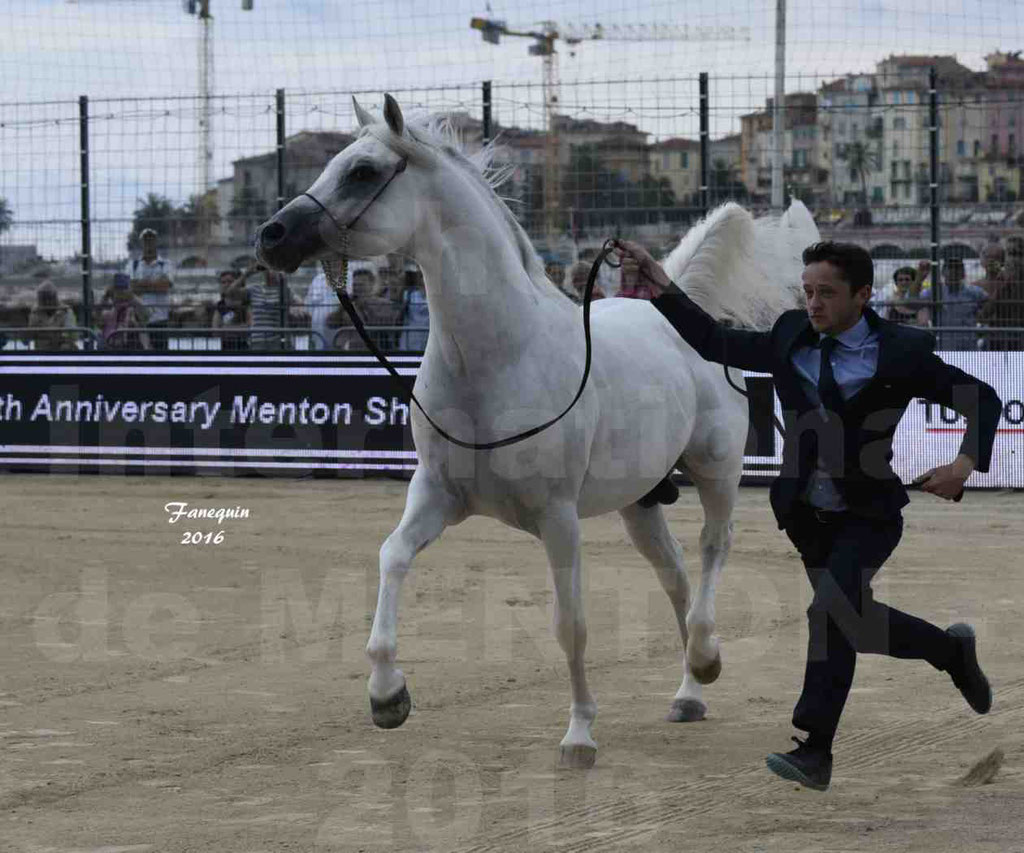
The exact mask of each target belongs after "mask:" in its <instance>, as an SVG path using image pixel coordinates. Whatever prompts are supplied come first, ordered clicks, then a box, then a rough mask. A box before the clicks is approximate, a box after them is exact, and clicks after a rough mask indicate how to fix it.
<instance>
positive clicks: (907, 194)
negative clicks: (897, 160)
mask: <svg viewBox="0 0 1024 853" xmlns="http://www.w3.org/2000/svg"><path fill="white" fill-rule="evenodd" d="M903 198H905V199H908V200H909V198H910V184H904V185H903Z"/></svg>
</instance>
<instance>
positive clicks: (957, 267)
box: [942, 261, 964, 289]
mask: <svg viewBox="0 0 1024 853" xmlns="http://www.w3.org/2000/svg"><path fill="white" fill-rule="evenodd" d="M942 277H943V278H944V279H945V281H946V284H947V285H949V286H950V287H951V288H953V289H956V288H959V287H960V285H961V284H963V282H964V265H963V263H962V262H961V263H954V262H952V261H946V263H945V264H943V266H942Z"/></svg>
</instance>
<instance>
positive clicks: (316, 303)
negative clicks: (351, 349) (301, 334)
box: [303, 269, 338, 349]
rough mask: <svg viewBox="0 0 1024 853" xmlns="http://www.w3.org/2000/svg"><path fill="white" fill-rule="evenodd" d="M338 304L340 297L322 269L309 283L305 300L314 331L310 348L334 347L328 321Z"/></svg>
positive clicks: (310, 323) (311, 327) (310, 326)
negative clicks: (336, 294)
mask: <svg viewBox="0 0 1024 853" xmlns="http://www.w3.org/2000/svg"><path fill="white" fill-rule="evenodd" d="M337 304H338V298H337V297H336V296H335V295H334V292H333V291H332V290H331V287H330V285H329V284H328V283H327V275H326V274H325V273H324V271H323V270H322V269H321V270H318V271H317V274H316V275H314V276H313V280H312V281H311V282H310V283H309V287H308V288H307V289H306V298H305V299H304V300H303V305H304V306H305V308H306V313H307V314H309V328H310V331H312V332H313V334H312V335H310V340H309V348H310V349H330V348H331V347H332V344H331V333H330V331H329V330H328V322H327V321H328V318H329V317H330V316H331V314H332V313H333V312H334V309H335V306H337Z"/></svg>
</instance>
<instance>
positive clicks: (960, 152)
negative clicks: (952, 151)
mask: <svg viewBox="0 0 1024 853" xmlns="http://www.w3.org/2000/svg"><path fill="white" fill-rule="evenodd" d="M965 151H966V148H965V146H964V141H963V140H962V139H958V140H957V141H956V156H957V157H963V156H964V153H965Z"/></svg>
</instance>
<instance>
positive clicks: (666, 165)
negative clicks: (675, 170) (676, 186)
mask: <svg viewBox="0 0 1024 853" xmlns="http://www.w3.org/2000/svg"><path fill="white" fill-rule="evenodd" d="M671 156H672V155H671V154H669V153H668V151H666V152H665V153H664V154H662V155H661V168H662V169H664V170H665V171H666V172H667V171H668V170H669V169H671V168H672V164H671V163H670V162H669V158H670V157H671Z"/></svg>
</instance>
